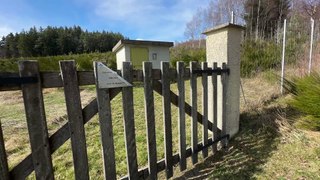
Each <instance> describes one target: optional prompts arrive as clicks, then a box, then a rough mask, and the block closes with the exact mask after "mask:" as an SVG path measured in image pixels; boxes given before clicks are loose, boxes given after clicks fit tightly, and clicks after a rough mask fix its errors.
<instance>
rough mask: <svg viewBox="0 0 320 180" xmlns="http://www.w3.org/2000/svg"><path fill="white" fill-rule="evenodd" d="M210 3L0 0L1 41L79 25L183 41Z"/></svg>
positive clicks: (190, 0) (198, 0)
mask: <svg viewBox="0 0 320 180" xmlns="http://www.w3.org/2000/svg"><path fill="white" fill-rule="evenodd" d="M208 1H209V0H0V2H1V3H0V37H2V36H4V35H7V34H8V33H10V32H13V33H16V32H21V31H22V30H29V29H30V27H33V26H35V27H37V28H39V27H40V26H41V27H47V26H74V25H79V26H80V27H81V28H83V29H87V30H88V31H102V30H105V31H112V32H120V33H121V34H123V35H124V36H125V37H128V38H130V39H142V40H162V41H183V40H185V36H184V30H185V27H186V23H187V22H188V21H190V20H191V19H192V16H193V15H194V14H195V12H196V11H197V9H198V8H201V7H203V6H204V5H206V4H208Z"/></svg>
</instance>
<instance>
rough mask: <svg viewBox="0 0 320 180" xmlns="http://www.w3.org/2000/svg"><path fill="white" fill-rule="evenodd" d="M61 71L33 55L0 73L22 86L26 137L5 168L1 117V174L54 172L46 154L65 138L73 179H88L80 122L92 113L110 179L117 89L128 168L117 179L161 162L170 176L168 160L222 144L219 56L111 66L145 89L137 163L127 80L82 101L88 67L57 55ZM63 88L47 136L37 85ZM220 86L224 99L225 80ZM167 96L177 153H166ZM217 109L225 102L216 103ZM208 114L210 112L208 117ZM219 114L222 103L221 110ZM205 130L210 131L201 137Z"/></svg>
mask: <svg viewBox="0 0 320 180" xmlns="http://www.w3.org/2000/svg"><path fill="white" fill-rule="evenodd" d="M59 64H60V72H39V65H38V62H37V61H20V62H19V73H0V91H11V90H22V93H23V100H24V107H25V113H26V120H27V126H28V133H29V139H30V145H31V154H29V155H28V156H27V157H26V158H25V159H23V160H22V161H21V162H20V163H19V164H18V165H16V166H15V167H13V168H12V169H11V170H10V171H9V169H8V163H7V157H6V151H5V145H4V144H5V143H4V140H3V133H2V129H1V124H0V164H1V165H0V179H3V180H7V179H25V178H26V177H28V176H29V175H30V174H31V173H32V172H33V171H35V176H36V179H54V170H53V165H52V158H51V154H52V153H54V152H55V151H56V150H57V149H58V148H59V147H60V146H62V145H63V144H64V143H65V142H66V141H67V140H68V139H69V138H71V147H72V154H73V164H74V170H75V171H74V172H75V178H76V179H89V167H88V157H87V149H86V140H85V138H86V137H85V132H84V124H86V123H87V122H88V121H90V120H91V118H92V117H93V116H94V115H96V114H97V113H98V114H99V122H100V130H101V141H102V154H103V156H102V157H103V162H104V163H103V165H104V177H105V179H116V178H117V175H116V161H115V152H114V139H113V133H112V117H111V107H110V101H111V100H112V99H113V98H114V97H115V96H117V94H119V93H122V98H123V115H124V116H123V120H124V121H123V122H124V123H123V125H124V129H125V133H124V134H125V145H126V155H127V170H128V174H127V175H126V176H125V177H122V178H121V179H147V178H150V179H157V173H158V172H160V171H163V170H165V172H166V178H170V177H172V176H173V166H174V165H175V164H178V163H179V166H180V170H181V171H183V170H185V169H186V168H187V163H186V159H187V158H188V157H192V163H193V164H194V163H197V162H198V153H199V152H201V151H202V152H203V156H204V157H207V156H208V148H212V151H213V152H214V153H215V152H216V151H217V143H218V142H220V141H221V142H222V143H221V144H222V145H223V146H224V145H226V144H227V140H228V139H229V135H228V134H226V132H225V126H226V125H225V123H222V128H221V129H219V128H217V76H218V75H221V81H222V85H223V86H224V85H225V83H226V82H227V80H228V74H229V71H228V68H227V65H226V64H223V65H222V68H218V67H217V63H214V64H212V67H213V68H208V65H207V63H206V62H203V63H202V64H201V66H200V65H199V64H198V63H196V62H191V63H190V68H185V67H184V63H183V62H177V68H176V69H170V68H169V62H162V63H161V69H160V70H158V69H152V63H151V62H144V64H143V70H133V69H132V66H131V64H130V62H124V63H123V70H122V71H121V72H118V74H120V75H121V76H122V77H123V78H124V79H125V80H127V81H128V82H129V83H132V82H134V81H140V82H143V86H144V92H145V120H146V131H147V148H148V166H147V167H145V168H142V169H138V165H137V153H136V139H135V124H134V116H133V114H134V107H133V87H123V88H113V89H99V88H97V98H96V99H94V100H92V101H91V102H90V103H89V104H88V105H87V106H85V107H84V108H83V109H82V107H81V97H80V90H79V86H83V85H94V84H96V83H97V80H96V79H95V73H96V72H93V71H77V70H76V64H75V61H73V60H71V61H60V62H59ZM199 76H201V79H202V87H201V88H202V91H203V94H202V100H201V101H202V113H200V112H198V111H197V106H198V105H197V102H198V100H197V98H198V97H197V90H198V87H197V77H199ZM208 78H212V81H211V82H212V84H211V86H213V92H208ZM186 79H190V87H191V89H190V92H191V96H190V97H191V98H190V99H191V103H190V104H188V103H187V102H185V80H186ZM172 82H176V83H177V87H178V94H175V93H174V92H172V91H171V90H170V83H172ZM57 87H62V88H63V89H64V94H65V100H66V107H67V116H68V122H67V123H66V124H64V125H63V126H62V127H61V128H60V129H58V130H57V131H56V132H55V133H54V134H52V135H51V136H50V137H49V135H48V130H47V122H46V117H45V113H44V102H43V94H42V90H43V89H44V88H57ZM222 89H223V93H222V94H223V99H225V98H224V97H225V95H226V93H225V92H226V88H224V87H223V88H222ZM154 91H155V92H157V93H159V94H160V95H161V96H162V109H163V125H164V146H165V148H164V149H165V158H164V159H161V160H158V159H157V147H156V135H155V114H154V98H153V97H154V95H153V93H154ZM209 95H210V96H213V99H214V105H213V109H210V111H213V112H214V113H213V117H208V111H209V109H208V96H209ZM171 104H173V105H175V106H177V107H178V119H179V120H178V127H179V135H180V137H179V153H178V154H173V153H172V127H171V123H172V122H171V120H172V116H171ZM222 106H223V109H225V108H224V106H225V103H223V105H222ZM48 108H50V107H48ZM185 114H188V115H190V116H191V119H192V123H191V126H192V128H191V129H192V130H191V131H192V132H191V134H192V137H191V138H192V140H191V147H190V148H187V147H186V127H185V126H186V124H185ZM209 119H210V120H209ZM223 122H225V111H224V110H223ZM198 124H201V125H202V130H203V131H202V141H201V142H198V136H197V134H198ZM208 131H212V137H208Z"/></svg>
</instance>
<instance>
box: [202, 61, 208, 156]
mask: <svg viewBox="0 0 320 180" xmlns="http://www.w3.org/2000/svg"><path fill="white" fill-rule="evenodd" d="M201 69H202V70H207V69H208V63H206V62H202V63H201ZM202 113H203V117H202V144H203V145H204V146H206V145H207V144H208V74H206V73H204V74H202ZM202 154H203V157H204V158H206V157H207V156H208V148H204V149H203V151H202Z"/></svg>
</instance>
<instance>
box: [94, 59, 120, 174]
mask: <svg viewBox="0 0 320 180" xmlns="http://www.w3.org/2000/svg"><path fill="white" fill-rule="evenodd" d="M97 66H98V63H97V62H95V63H94V74H95V77H96V78H95V79H96V80H95V81H96V91H97V103H98V113H99V123H100V132H101V142H102V157H103V169H104V177H105V179H117V174H116V162H115V151H114V140H113V127H112V114H111V104H110V101H111V100H110V92H109V89H99V84H98V83H99V81H98V78H99V77H98V75H99V74H98V72H97V68H98V67H97Z"/></svg>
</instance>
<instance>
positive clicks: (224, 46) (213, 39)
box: [203, 24, 244, 137]
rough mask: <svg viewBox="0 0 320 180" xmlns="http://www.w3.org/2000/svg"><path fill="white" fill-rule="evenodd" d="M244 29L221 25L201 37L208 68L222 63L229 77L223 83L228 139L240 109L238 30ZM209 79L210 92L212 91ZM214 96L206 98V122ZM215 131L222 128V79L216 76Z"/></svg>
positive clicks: (239, 36) (233, 133)
mask: <svg viewBox="0 0 320 180" xmlns="http://www.w3.org/2000/svg"><path fill="white" fill-rule="evenodd" d="M243 29H244V27H242V26H239V25H235V24H224V25H221V26H217V27H215V28H213V29H210V30H208V31H206V32H204V33H203V34H205V35H206V36H207V37H206V51H207V62H208V66H211V67H212V65H213V62H217V63H218V67H221V66H222V63H227V67H228V68H229V69H230V74H229V76H228V78H227V82H225V83H226V88H225V90H226V92H225V93H226V97H225V101H226V106H225V107H226V109H225V113H226V114H225V118H226V124H225V125H226V133H227V134H229V135H230V136H231V137H232V136H234V135H235V134H236V133H237V132H238V131H239V115H240V112H239V109H240V43H241V36H242V33H241V31H242V30H243ZM210 84H212V83H211V79H210V78H209V92H212V91H213V90H212V86H210ZM212 98H213V96H210V95H209V111H208V112H209V113H208V115H209V119H210V120H211V119H212V117H213V99H212ZM217 105H218V113H217V116H218V118H217V119H218V128H219V129H221V128H222V109H223V108H222V107H223V105H222V84H221V76H218V98H217Z"/></svg>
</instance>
